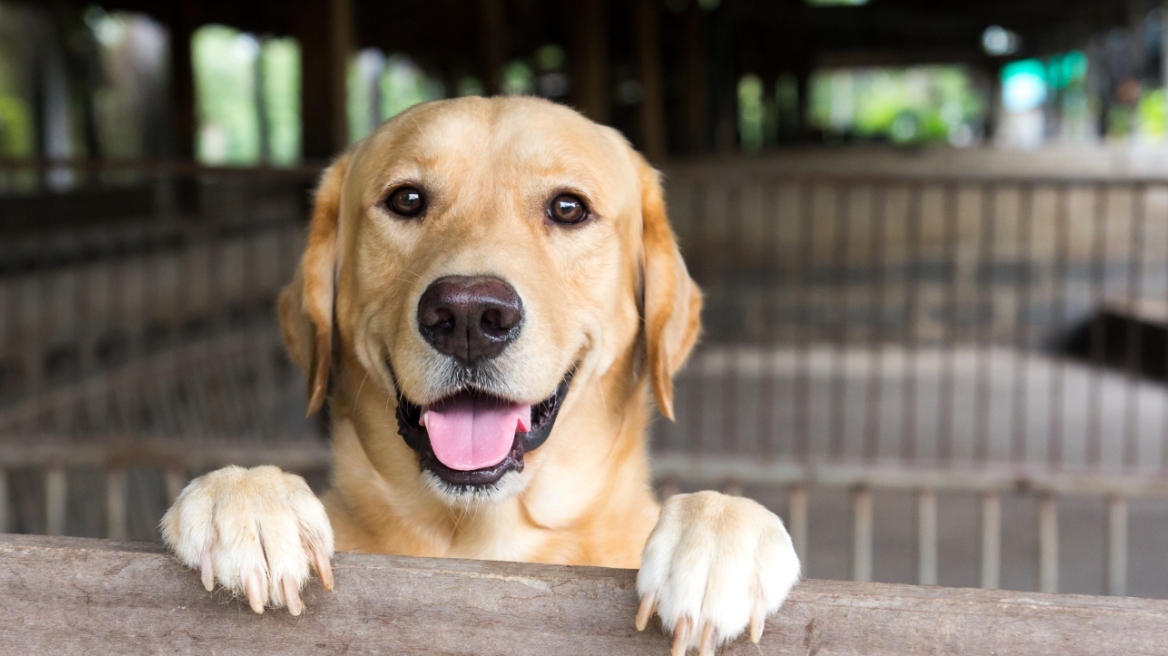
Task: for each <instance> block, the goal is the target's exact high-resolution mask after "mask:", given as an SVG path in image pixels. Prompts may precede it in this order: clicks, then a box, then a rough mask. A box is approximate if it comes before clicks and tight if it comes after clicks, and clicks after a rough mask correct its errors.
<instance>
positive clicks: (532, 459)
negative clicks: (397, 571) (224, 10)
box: [162, 97, 799, 655]
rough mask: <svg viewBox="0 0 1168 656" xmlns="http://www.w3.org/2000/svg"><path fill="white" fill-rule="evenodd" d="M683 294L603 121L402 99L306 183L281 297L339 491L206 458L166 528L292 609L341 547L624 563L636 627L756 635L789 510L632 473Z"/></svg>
mask: <svg viewBox="0 0 1168 656" xmlns="http://www.w3.org/2000/svg"><path fill="white" fill-rule="evenodd" d="M701 305H702V297H701V293H700V291H699V290H698V287H697V285H696V284H695V283H694V282H693V280H692V279H691V278H690V276H689V273H688V272H687V270H686V267H685V262H684V261H683V260H682V257H681V253H680V251H679V249H678V246H677V243H676V239H675V237H674V235H673V232H672V229H671V228H670V226H669V221H668V218H667V216H666V209H665V202H664V199H663V191H662V186H661V182H660V180H659V175H658V173H657V172H656V171H655V170H654V169H653V168H652V167H651V166H650V165H649V164H648V163H647V162H646V161H645V160H644V159H643V158H642V157H641V156H640V155H639V154H638V153H637V152H636V151H635V150H633V148H632V147H631V146H630V145H629V143H628V142H627V141H626V140H625V139H624V138H623V137H622V136H621V135H620V133H619V132H617V131H616V130H613V129H611V128H608V127H604V126H601V125H598V124H596V123H593V122H591V121H589V120H588V119H586V118H584V117H583V116H581V115H580V114H578V113H576V112H575V111H574V110H572V109H570V108H567V107H564V106H561V105H557V104H554V103H551V102H548V101H544V100H540V99H536V98H518V97H510V98H490V99H487V98H477V97H468V98H459V99H453V100H443V101H437V102H432V103H426V104H422V105H418V106H415V107H413V108H411V109H409V110H407V111H405V112H403V113H401V114H399V115H398V116H396V117H394V118H393V119H391V120H389V121H388V122H386V123H385V124H384V125H383V126H382V127H380V128H379V129H378V130H377V131H376V132H374V133H373V134H372V135H370V136H369V137H367V138H365V139H364V140H363V141H361V142H359V143H358V144H356V145H355V146H353V147H352V148H351V149H350V150H349V151H348V152H346V153H345V154H343V155H341V156H340V157H339V158H338V159H337V160H335V161H334V162H333V163H332V164H331V166H330V167H329V168H328V169H327V171H326V172H325V173H324V174H323V177H322V179H321V182H320V185H319V188H318V190H317V192H316V196H315V207H314V209H313V214H312V220H311V225H310V227H309V232H308V238H307V245H306V247H305V250H304V254H303V257H302V259H301V261H300V264H299V266H298V269H297V271H296V273H295V276H294V278H293V280H292V282H291V283H290V284H289V285H288V286H287V287H286V288H285V289H284V290H283V292H282V293H281V296H280V299H279V314H280V319H281V326H282V331H283V335H284V341H285V343H286V346H287V349H288V352H289V353H290V355H291V357H292V359H293V360H294V361H295V362H296V364H297V365H298V366H299V367H300V368H301V369H302V370H303V371H304V372H305V374H306V375H307V379H308V409H309V414H312V413H313V412H315V411H317V410H319V409H320V408H321V407H322V405H323V404H324V403H325V402H326V397H327V401H328V404H329V415H330V418H331V431H332V449H333V455H334V470H333V486H332V488H331V490H330V491H329V492H328V493H327V494H325V495H324V497H323V499H320V500H318V499H317V498H316V497H315V496H314V495H313V493H312V492H311V491H310V490H309V488H308V486H307V484H305V482H304V480H303V479H301V478H300V477H298V476H295V475H292V474H288V473H284V472H282V471H280V470H279V469H276V468H274V467H256V468H252V469H242V468H239V467H227V468H224V469H220V470H217V471H214V472H211V473H209V474H207V475H205V476H202V477H200V478H197V479H195V480H193V481H192V482H191V483H190V484H189V485H188V486H187V487H186V488H185V489H184V490H183V491H182V493H181V494H180V495H179V496H178V498H177V500H176V501H175V503H174V506H173V507H172V508H171V509H170V510H169V511H168V512H167V513H166V516H165V517H164V518H163V521H162V534H163V538H164V540H165V542H166V543H167V545H168V546H169V547H170V548H171V549H172V550H173V551H174V552H175V553H176V554H177V556H178V557H179V559H180V560H181V561H182V562H183V563H184V564H186V565H187V566H189V567H191V568H194V569H197V570H200V571H201V573H202V582H203V584H204V585H205V587H206V588H207V589H208V590H212V589H213V588H214V585H215V583H216V582H218V584H219V585H221V586H222V587H223V588H225V589H227V590H229V591H232V592H234V593H235V594H238V595H241V596H245V597H246V598H247V600H248V602H249V604H250V606H251V608H252V609H253V610H254V611H255V612H256V613H262V612H263V611H264V609H265V608H281V607H287V609H288V610H289V611H290V612H291V613H292V614H293V615H299V614H300V613H301V612H302V611H303V608H304V604H303V601H302V600H301V598H300V595H299V591H300V589H301V588H302V586H303V585H304V584H305V582H306V580H307V579H308V578H309V576H310V574H311V572H312V571H313V570H315V572H316V573H317V575H318V576H319V577H320V579H321V580H322V582H323V584H324V587H325V588H327V589H330V590H331V589H332V587H333V576H332V571H331V569H330V565H329V558H330V557H331V556H332V554H333V552H334V548H335V549H339V550H342V551H357V552H365V553H383V554H401V555H409V556H440V557H452V558H475V559H493V560H511V561H526V562H540V563H561V564H571V565H599V566H607V567H622V568H639V569H640V572H639V573H638V577H637V592H638V594H639V595H640V599H641V604H640V608H639V610H638V613H637V616H636V618H635V622H636V626H637V627H638V629H644V627H645V626H646V623H647V622H648V620H649V619H650V618H651V616H652V615H653V614H654V613H656V614H657V615H659V616H660V618H661V622H662V625H663V627H664V629H665V630H666V631H667V632H669V633H671V634H672V635H673V653H674V654H684V653H686V652H687V651H688V650H690V649H697V650H700V653H701V654H703V655H705V654H713V653H714V650H716V649H717V648H718V647H719V646H720V645H721V644H723V643H725V642H728V641H730V640H733V639H734V638H736V637H737V636H739V635H740V634H741V633H742V632H743V631H745V630H746V629H747V627H749V631H750V638H751V639H752V640H754V641H755V642H758V640H759V639H760V637H761V634H762V630H763V624H764V622H765V619H766V617H767V616H768V615H770V614H773V613H775V612H777V611H778V609H779V607H780V606H781V605H782V603H783V601H784V600H785V599H786V597H787V595H788V593H789V592H790V590H791V588H792V587H793V586H794V585H795V583H796V582H797V580H798V578H799V560H798V557H797V556H796V554H795V550H794V548H793V546H792V543H791V539H790V536H789V535H788V534H787V531H786V529H785V528H784V526H783V523H782V521H781V520H780V519H779V518H778V517H777V516H776V515H774V514H773V513H771V512H770V511H768V510H766V509H765V508H764V507H763V506H761V505H759V504H758V503H756V502H754V501H752V500H749V499H745V498H741V497H732V496H727V495H723V494H720V493H716V492H698V493H695V494H678V495H675V496H673V497H671V498H670V499H668V500H667V501H666V502H665V503H664V505H663V506H662V505H659V504H658V502H657V500H656V499H655V498H654V494H653V491H652V488H651V486H650V469H649V457H648V445H647V437H646V434H647V429H648V426H649V423H650V421H651V419H652V418H653V408H652V405H653V403H652V402H653V400H654V399H655V400H656V407H657V408H658V409H659V410H660V412H661V413H662V414H663V415H665V416H666V417H668V418H670V419H672V417H673V383H672V379H673V375H674V374H675V373H676V372H677V370H678V369H679V368H680V367H681V366H682V364H683V363H684V361H685V359H686V358H687V356H688V355H689V352H690V350H691V349H692V348H693V346H694V343H695V341H696V340H697V337H698V332H699V315H700V312H701ZM630 619H634V618H630Z"/></svg>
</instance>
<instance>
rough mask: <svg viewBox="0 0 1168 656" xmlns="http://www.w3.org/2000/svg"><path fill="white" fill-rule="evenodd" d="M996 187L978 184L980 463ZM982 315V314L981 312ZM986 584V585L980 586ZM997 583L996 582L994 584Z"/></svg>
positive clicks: (984, 452)
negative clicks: (979, 190)
mask: <svg viewBox="0 0 1168 656" xmlns="http://www.w3.org/2000/svg"><path fill="white" fill-rule="evenodd" d="M996 203H997V190H996V189H993V188H992V187H990V186H989V185H985V186H983V187H982V188H981V237H980V238H979V240H978V241H979V243H978V250H979V253H978V266H977V273H976V274H975V277H976V278H979V279H980V280H979V281H978V283H979V289H978V292H979V293H978V299H977V321H979V322H980V323H981V326H979V328H980V329H979V330H978V331H977V332H978V341H979V342H980V344H979V347H980V348H979V349H978V362H977V374H976V379H977V380H976V391H975V392H974V401H973V405H974V422H975V423H976V426H975V429H974V444H973V460H974V462H977V463H981V462H985V461H986V460H988V459H989V450H990V398H991V397H990V385H991V382H992V381H991V380H990V365H991V363H990V357H989V350H990V348H991V346H992V344H993V337H994V311H993V302H994V301H993V299H994V294H993V291H994V290H993V284H994V223H995V222H996V221H997V208H996V206H995V205H996ZM983 314H984V315H985V316H982V315H983ZM982 587H985V586H982ZM995 587H996V586H995Z"/></svg>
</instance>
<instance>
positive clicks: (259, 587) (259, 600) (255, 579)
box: [244, 572, 267, 615]
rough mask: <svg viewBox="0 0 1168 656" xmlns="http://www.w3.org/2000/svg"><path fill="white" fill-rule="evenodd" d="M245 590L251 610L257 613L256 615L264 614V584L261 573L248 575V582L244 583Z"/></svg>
mask: <svg viewBox="0 0 1168 656" xmlns="http://www.w3.org/2000/svg"><path fill="white" fill-rule="evenodd" d="M244 590H245V591H246V592H247V603H248V605H249V606H251V609H252V610H253V611H255V613H256V615H263V614H264V605H265V604H266V602H267V600H266V599H265V596H266V595H265V594H264V589H263V583H262V582H261V581H260V575H259V572H252V573H250V574H248V575H247V581H246V582H245V583H244Z"/></svg>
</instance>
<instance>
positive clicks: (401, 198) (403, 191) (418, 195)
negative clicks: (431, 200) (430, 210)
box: [385, 187, 426, 219]
mask: <svg viewBox="0 0 1168 656" xmlns="http://www.w3.org/2000/svg"><path fill="white" fill-rule="evenodd" d="M385 206H386V207H387V208H389V211H391V212H393V213H394V214H396V215H398V216H401V217H404V218H407V219H412V218H414V217H415V216H419V215H420V214H421V213H422V211H423V210H425V209H426V197H425V196H423V195H422V192H420V191H418V190H417V189H415V188H413V187H402V188H400V189H397V190H395V191H394V192H393V193H392V194H390V195H389V198H387V199H385Z"/></svg>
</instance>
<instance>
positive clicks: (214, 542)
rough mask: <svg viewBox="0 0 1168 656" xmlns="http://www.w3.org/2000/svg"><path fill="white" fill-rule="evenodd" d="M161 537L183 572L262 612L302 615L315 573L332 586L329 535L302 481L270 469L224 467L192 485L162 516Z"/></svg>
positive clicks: (320, 509) (317, 503) (321, 511)
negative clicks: (195, 573) (194, 572)
mask: <svg viewBox="0 0 1168 656" xmlns="http://www.w3.org/2000/svg"><path fill="white" fill-rule="evenodd" d="M162 538H163V540H165V541H166V544H167V546H169V547H170V548H171V549H172V550H174V552H175V554H177V555H178V557H179V558H180V559H181V560H182V561H183V563H184V564H186V565H187V566H188V567H191V568H193V569H198V570H201V571H202V575H203V585H204V587H206V588H207V590H208V591H210V590H212V589H214V587H215V581H218V582H219V584H220V585H222V586H223V587H224V588H226V589H228V590H230V591H231V592H233V593H235V594H243V595H246V596H247V601H248V604H249V605H250V606H251V608H252V610H254V611H255V612H257V613H262V612H264V607H265V606H270V607H272V608H280V607H282V606H287V607H288V610H289V611H290V612H291V613H292V614H293V615H299V614H300V612H301V611H302V610H304V603H303V602H302V601H301V599H300V589H301V587H302V586H303V585H304V582H305V581H307V580H308V576H309V572H310V569H312V568H315V569H316V571H317V573H318V574H319V575H320V578H321V581H323V582H324V587H325V588H327V589H329V590H331V589H332V587H333V574H332V568H331V567H330V565H329V558H331V557H332V555H333V530H332V526H331V525H330V524H329V520H328V515H327V514H326V513H325V510H324V506H323V505H321V503H320V500H319V499H317V498H316V496H315V495H314V494H313V493H312V490H310V489H309V488H308V484H307V483H305V482H304V479H303V478H301V477H299V476H296V475H294V474H286V473H284V472H282V471H280V470H279V469H277V468H276V467H254V468H252V469H244V468H242V467H224V468H223V469H219V470H216V471H213V472H211V473H210V474H206V475H205V476H200V477H199V478H196V479H195V480H193V481H191V482H190V484H189V485H187V486H186V488H185V489H183V491H182V493H181V494H179V495H178V499H176V500H175V502H174V505H173V506H171V508H170V510H168V511H167V512H166V516H165V517H163V518H162Z"/></svg>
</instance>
